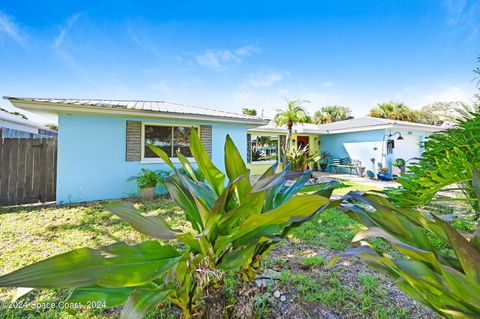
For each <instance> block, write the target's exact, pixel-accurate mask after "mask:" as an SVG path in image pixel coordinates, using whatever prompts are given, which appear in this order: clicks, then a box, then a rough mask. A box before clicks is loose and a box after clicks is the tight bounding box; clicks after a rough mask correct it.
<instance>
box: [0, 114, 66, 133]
mask: <svg viewBox="0 0 480 319" xmlns="http://www.w3.org/2000/svg"><path fill="white" fill-rule="evenodd" d="M56 136H57V132H55V131H53V130H51V129H49V128H48V127H46V126H43V125H41V124H38V123H35V122H33V121H30V120H26V119H24V118H22V117H20V116H17V115H14V114H10V113H8V112H4V111H1V110H0V137H3V138H7V137H8V138H40V137H56Z"/></svg>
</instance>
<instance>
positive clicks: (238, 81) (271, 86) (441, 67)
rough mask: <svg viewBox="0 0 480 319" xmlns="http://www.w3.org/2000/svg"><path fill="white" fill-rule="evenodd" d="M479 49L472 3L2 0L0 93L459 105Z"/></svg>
mask: <svg viewBox="0 0 480 319" xmlns="http://www.w3.org/2000/svg"><path fill="white" fill-rule="evenodd" d="M479 54H480V1H468V0H456V1H455V0H448V1H428V0H423V1H407V0H405V1H388V0H383V1H342V0H338V1H289V2H282V1H251V2H245V3H243V2H242V3H240V2H238V3H237V4H233V3H230V1H222V2H205V1H195V2H194V1H191V2H185V1H168V2H167V1H155V2H154V1H122V0H118V1H111V2H109V1H101V2H100V1H67V0H62V1H41V2H40V1H21V0H18V1H4V0H0V72H1V73H0V95H2V96H3V95H11V96H34V97H40V96H41V97H75V98H78V97H80V98H90V97H94V98H105V99H108V98H123V99H145V100H149V99H153V100H166V101H172V102H179V103H186V104H191V105H198V106H205V107H210V108H217V109H224V110H230V111H240V110H241V109H242V108H243V107H254V108H257V109H258V110H259V111H261V110H262V109H263V110H264V114H265V115H272V114H273V113H274V110H275V109H277V108H279V107H283V106H284V105H285V99H306V100H310V101H311V103H309V104H307V105H306V107H307V109H308V110H309V111H310V112H312V113H313V112H314V111H315V110H316V109H318V108H320V107H321V106H322V105H331V104H338V105H345V106H349V107H350V108H352V109H353V111H354V115H355V116H362V115H365V114H366V113H367V112H368V110H369V109H370V108H372V107H373V106H375V105H376V104H377V103H378V102H382V101H389V100H395V101H401V102H405V103H406V104H407V105H409V106H411V107H415V108H417V107H421V106H422V105H425V104H427V103H431V102H434V101H455V100H465V101H468V100H469V99H470V98H471V97H472V95H473V94H474V93H475V91H476V88H475V83H474V82H472V79H473V77H474V75H473V73H472V71H471V70H472V69H473V68H474V67H475V66H476V58H477V56H478V55H479ZM8 104H9V103H8V102H7V101H4V100H2V101H0V106H3V107H5V106H7V107H8Z"/></svg>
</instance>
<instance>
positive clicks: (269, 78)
mask: <svg viewBox="0 0 480 319" xmlns="http://www.w3.org/2000/svg"><path fill="white" fill-rule="evenodd" d="M283 78H284V75H283V74H281V73H279V72H259V73H251V74H250V75H249V76H248V84H250V85H251V86H253V87H256V88H259V87H265V88H266V87H270V86H272V85H273V84H274V83H275V82H278V81H281V80H283Z"/></svg>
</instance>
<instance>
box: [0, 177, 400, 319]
mask: <svg viewBox="0 0 480 319" xmlns="http://www.w3.org/2000/svg"><path fill="white" fill-rule="evenodd" d="M344 183H345V186H344V187H343V188H340V189H337V190H335V194H344V193H346V192H348V191H350V190H352V189H359V188H362V187H361V186H360V185H358V184H354V183H351V182H346V181H344ZM363 189H365V188H364V187H363ZM369 189H370V188H369ZM313 191H315V187H314V186H308V187H304V189H303V192H313ZM136 206H137V207H138V208H139V209H141V210H142V211H143V212H145V213H146V214H148V215H150V216H156V215H161V216H163V217H164V218H165V219H166V220H167V222H168V223H169V224H171V225H172V226H174V228H177V229H182V228H187V227H188V223H187V222H185V220H184V219H183V214H182V212H181V211H180V210H179V208H178V207H177V206H176V205H175V204H174V203H173V202H171V201H170V200H168V199H167V198H165V197H163V198H157V199H155V200H154V201H151V202H136ZM0 225H1V226H0V227H1V228H0V251H1V252H2V255H1V256H2V258H1V259H0V274H5V273H8V272H11V271H13V270H15V269H17V268H19V267H21V266H25V265H28V264H30V263H32V262H35V261H38V260H41V259H44V258H46V257H49V256H52V255H55V254H58V253H62V252H66V251H69V250H71V249H75V248H80V247H84V246H89V247H93V248H95V247H99V246H104V245H108V244H111V243H113V242H115V241H125V242H127V243H129V244H133V243H138V242H141V241H143V240H145V239H147V238H146V237H145V236H143V235H141V234H139V233H138V232H136V231H134V230H132V229H131V228H130V227H129V226H128V225H127V224H126V223H125V222H123V221H122V220H120V219H119V218H117V217H116V216H114V215H112V214H111V213H109V212H108V211H106V210H104V209H103V208H102V207H101V206H100V205H99V204H98V203H93V204H86V205H72V206H59V207H56V206H53V207H46V208H16V209H10V210H8V211H3V212H2V213H0ZM361 228H362V226H361V225H359V224H357V223H356V222H354V221H352V220H351V219H349V218H348V217H347V216H346V215H344V214H343V213H341V212H340V211H337V210H333V209H332V210H328V211H327V212H325V213H323V214H321V215H319V216H317V217H316V218H314V219H313V220H311V221H309V222H307V223H305V224H304V225H302V226H301V227H300V228H298V229H295V230H294V231H293V232H292V234H291V236H290V240H289V241H287V242H285V243H283V244H281V245H280V247H279V249H287V250H289V251H290V252H291V254H293V255H294V256H295V258H288V260H286V261H285V260H284V258H285V255H284V254H280V255H278V254H276V252H275V251H274V252H272V254H271V256H270V257H269V258H267V260H266V264H265V269H266V270H267V269H270V268H271V267H274V266H275V265H279V264H280V265H282V264H284V265H285V267H284V268H283V269H282V270H281V273H282V278H281V281H280V282H279V287H285V289H287V288H288V289H293V290H292V294H296V295H297V296H292V298H294V299H295V298H298V300H297V301H295V302H298V303H302V304H305V307H307V306H308V307H316V305H322V306H324V307H327V308H328V309H331V310H332V311H336V312H338V313H344V312H346V313H350V314H353V317H364V318H406V317H408V316H406V314H408V311H407V309H406V308H404V307H403V306H398V307H396V306H392V304H389V302H390V301H389V299H388V298H387V297H386V289H387V284H386V283H385V280H384V279H383V277H378V278H377V276H376V275H372V273H371V272H368V271H367V272H362V273H360V274H358V276H357V274H356V273H355V274H354V276H356V277H357V278H356V279H355V284H354V286H352V285H350V284H344V283H342V280H343V279H342V278H344V276H345V274H344V272H343V270H341V269H340V268H337V267H335V268H334V269H326V268H325V267H324V266H323V265H324V262H325V261H326V258H327V256H326V255H322V252H329V254H330V256H329V257H331V254H332V253H333V254H335V253H336V252H340V251H342V250H344V249H345V248H347V247H348V245H349V242H350V240H351V239H352V237H353V236H354V235H355V234H356V233H357V232H358V231H359V230H360V229H361ZM299 247H300V248H299ZM305 247H308V249H307V248H305ZM306 250H315V251H317V253H314V254H305V251H306ZM292 263H293V264H292ZM291 265H293V266H291ZM232 282H234V281H231V280H230V281H229V282H227V285H226V286H227V289H230V290H231V289H233V287H234V284H232ZM374 287H378V289H374ZM13 292H14V291H13V290H11V289H10V290H9V289H4V290H0V300H2V301H4V300H7V299H8V298H9V297H10V296H11V295H12V294H13ZM67 295H68V291H67V290H44V291H34V292H32V293H30V294H28V295H27V296H25V297H22V299H21V300H23V301H35V302H58V301H61V300H63V299H65V298H66V296H67ZM269 296H271V292H269V291H266V292H265V293H264V294H262V295H260V296H259V299H258V301H257V303H256V307H257V311H258V313H259V316H260V317H261V318H273V317H275V316H276V315H275V313H273V312H272V306H271V305H268V302H269V300H270V299H269V298H268V297H269ZM357 298H360V299H358V300H357ZM232 302H234V300H233V299H232ZM117 317H118V309H114V310H99V309H97V310H82V311H80V312H79V313H76V314H73V313H70V312H68V311H66V310H61V311H59V310H58V309H53V310H42V309H4V308H3V309H0V318H11V319H13V318H15V319H17V318H45V319H46V318H48V319H53V318H105V319H106V318H108V319H110V318H117ZM149 317H150V318H175V315H174V312H172V310H171V309H169V307H168V306H165V307H164V308H162V309H160V310H158V311H157V312H156V313H155V314H153V313H152V314H150V315H149ZM350 317H351V316H350Z"/></svg>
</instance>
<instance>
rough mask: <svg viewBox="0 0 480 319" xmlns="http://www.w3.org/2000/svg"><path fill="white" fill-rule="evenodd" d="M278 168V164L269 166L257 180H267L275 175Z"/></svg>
mask: <svg viewBox="0 0 480 319" xmlns="http://www.w3.org/2000/svg"><path fill="white" fill-rule="evenodd" d="M277 167H278V162H275V163H274V164H273V165H272V166H270V167H269V168H268V169H267V170H266V171H265V172H263V174H262V175H261V176H260V177H259V178H258V180H261V179H264V178H267V177H270V176H272V175H273V174H275V172H276V170H277Z"/></svg>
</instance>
